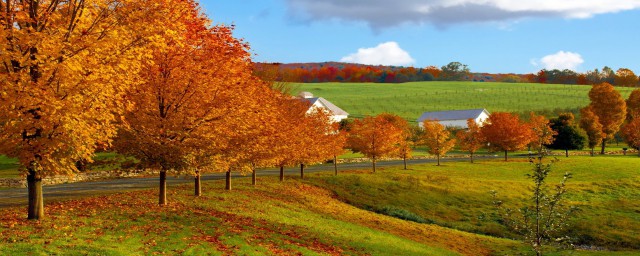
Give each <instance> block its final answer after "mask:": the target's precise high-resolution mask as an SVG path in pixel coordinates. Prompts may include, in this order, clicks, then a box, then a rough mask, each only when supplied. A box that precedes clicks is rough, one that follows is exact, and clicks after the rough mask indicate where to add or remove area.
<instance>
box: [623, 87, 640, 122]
mask: <svg viewBox="0 0 640 256" xmlns="http://www.w3.org/2000/svg"><path fill="white" fill-rule="evenodd" d="M626 104H627V121H631V120H632V119H633V118H636V117H640V89H636V90H633V91H632V92H631V94H629V98H628V99H627V100H626Z"/></svg>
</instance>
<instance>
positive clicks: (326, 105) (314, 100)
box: [298, 92, 349, 122]
mask: <svg viewBox="0 0 640 256" xmlns="http://www.w3.org/2000/svg"><path fill="white" fill-rule="evenodd" d="M298 97H300V99H301V100H302V101H305V102H307V103H309V110H307V113H311V112H312V111H316V110H317V109H324V110H326V111H328V112H329V113H330V114H331V119H332V120H333V121H334V122H340V121H342V119H346V118H347V117H349V113H347V112H346V111H344V110H342V109H341V108H339V107H338V106H336V105H334V104H333V103H331V102H329V101H328V100H326V99H325V98H322V97H313V94H312V93H310V92H300V93H299V94H298Z"/></svg>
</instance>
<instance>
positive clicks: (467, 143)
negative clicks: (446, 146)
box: [456, 118, 487, 163]
mask: <svg viewBox="0 0 640 256" xmlns="http://www.w3.org/2000/svg"><path fill="white" fill-rule="evenodd" d="M467 127H468V128H467V129H465V130H459V131H458V132H456V138H457V140H458V144H459V145H460V149H462V150H466V151H468V152H469V158H470V159H471V163H473V154H474V153H475V152H476V151H478V149H480V148H482V147H484V146H485V145H486V144H487V142H486V140H485V138H484V137H483V136H482V133H481V132H480V126H479V125H478V123H476V121H475V120H473V119H471V118H470V119H468V120H467Z"/></svg>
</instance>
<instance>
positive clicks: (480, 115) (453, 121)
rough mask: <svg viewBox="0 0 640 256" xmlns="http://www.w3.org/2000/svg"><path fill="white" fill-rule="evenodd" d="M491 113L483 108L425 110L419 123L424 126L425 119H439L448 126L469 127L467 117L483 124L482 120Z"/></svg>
mask: <svg viewBox="0 0 640 256" xmlns="http://www.w3.org/2000/svg"><path fill="white" fill-rule="evenodd" d="M489 115H490V114H489V111H487V110H486V109H483V108H479V109H465V110H451V111H437V112H424V113H422V115H421V116H420V118H418V125H419V126H420V127H423V125H422V122H423V121H424V120H438V122H439V123H441V124H442V125H444V126H446V127H456V128H469V127H467V119H473V120H474V121H475V122H476V123H477V124H478V125H482V122H484V120H486V119H487V118H489Z"/></svg>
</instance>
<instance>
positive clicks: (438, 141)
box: [420, 120, 456, 165]
mask: <svg viewBox="0 0 640 256" xmlns="http://www.w3.org/2000/svg"><path fill="white" fill-rule="evenodd" d="M423 129H424V134H423V136H422V138H420V144H423V145H426V146H427V150H428V151H429V154H432V155H435V156H436V157H437V158H438V165H440V157H442V156H444V155H445V154H446V153H447V152H448V151H449V150H451V149H452V148H453V146H455V145H456V140H455V139H453V138H451V132H449V131H448V130H447V129H445V127H444V125H442V124H440V123H439V122H438V121H437V120H425V121H424V122H423Z"/></svg>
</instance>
